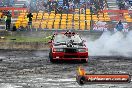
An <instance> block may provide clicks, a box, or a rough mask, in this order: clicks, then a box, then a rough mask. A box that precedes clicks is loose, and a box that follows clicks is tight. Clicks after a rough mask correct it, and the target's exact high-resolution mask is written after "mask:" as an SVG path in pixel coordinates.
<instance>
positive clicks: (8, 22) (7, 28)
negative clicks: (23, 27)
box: [5, 11, 11, 30]
mask: <svg viewBox="0 0 132 88" xmlns="http://www.w3.org/2000/svg"><path fill="white" fill-rule="evenodd" d="M5 21H6V30H10V25H11V14H10V12H9V11H8V12H7V14H6V18H5Z"/></svg>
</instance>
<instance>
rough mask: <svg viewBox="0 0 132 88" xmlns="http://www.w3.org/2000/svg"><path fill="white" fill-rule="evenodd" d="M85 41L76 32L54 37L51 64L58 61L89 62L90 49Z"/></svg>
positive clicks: (50, 55)
mask: <svg viewBox="0 0 132 88" xmlns="http://www.w3.org/2000/svg"><path fill="white" fill-rule="evenodd" d="M84 42H85V41H84V40H82V39H81V37H80V36H79V35H78V34H77V33H74V32H65V33H63V32H61V33H56V34H54V35H53V36H52V39H51V41H49V44H50V52H49V58H50V61H51V62H55V61H56V60H80V61H81V62H84V63H85V62H87V61H88V48H87V47H86V45H85V43H84Z"/></svg>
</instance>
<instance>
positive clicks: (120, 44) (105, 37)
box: [86, 31, 132, 57]
mask: <svg viewBox="0 0 132 88" xmlns="http://www.w3.org/2000/svg"><path fill="white" fill-rule="evenodd" d="M86 40H87V44H86V45H87V47H88V50H89V56H125V57H132V31H131V32H129V33H122V32H116V33H111V32H104V33H103V34H102V35H101V36H100V38H98V39H96V40H92V39H90V38H89V39H86Z"/></svg>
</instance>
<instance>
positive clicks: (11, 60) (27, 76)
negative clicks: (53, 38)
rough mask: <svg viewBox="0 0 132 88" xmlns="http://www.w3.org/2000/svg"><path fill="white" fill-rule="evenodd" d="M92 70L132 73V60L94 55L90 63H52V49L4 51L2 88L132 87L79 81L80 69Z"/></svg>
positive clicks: (0, 76)
mask: <svg viewBox="0 0 132 88" xmlns="http://www.w3.org/2000/svg"><path fill="white" fill-rule="evenodd" d="M80 65H81V66H83V67H84V68H85V70H86V71H87V72H88V73H101V74H104V73H129V74H130V75H131V74H132V59H131V58H126V57H116V56H115V57H103V56H102V57H90V58H89V62H88V63H79V62H77V61H73V62H58V63H50V61H49V59H48V51H14V50H0V88H132V83H127V84H88V85H84V86H80V85H78V84H77V83H76V79H75V77H76V70H77V67H78V66H80Z"/></svg>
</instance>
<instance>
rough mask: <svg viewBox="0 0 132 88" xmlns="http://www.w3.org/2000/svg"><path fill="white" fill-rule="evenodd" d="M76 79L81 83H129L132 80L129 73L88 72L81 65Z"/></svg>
mask: <svg viewBox="0 0 132 88" xmlns="http://www.w3.org/2000/svg"><path fill="white" fill-rule="evenodd" d="M76 79H77V83H78V84H80V85H83V84H86V83H91V84H92V83H129V82H130V81H131V77H130V75H129V74H87V73H86V72H85V70H84V69H83V68H81V67H79V68H78V72H77V77H76Z"/></svg>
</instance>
